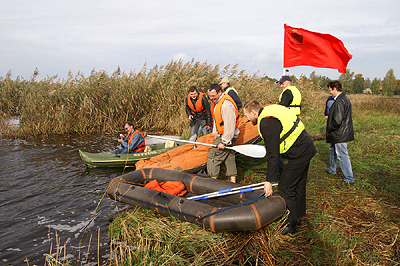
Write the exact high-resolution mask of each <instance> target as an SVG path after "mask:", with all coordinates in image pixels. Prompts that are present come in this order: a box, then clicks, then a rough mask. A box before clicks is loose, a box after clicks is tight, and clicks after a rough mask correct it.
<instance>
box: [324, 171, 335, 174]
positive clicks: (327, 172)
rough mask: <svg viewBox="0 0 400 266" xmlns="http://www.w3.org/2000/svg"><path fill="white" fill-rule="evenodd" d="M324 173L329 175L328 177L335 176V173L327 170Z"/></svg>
mask: <svg viewBox="0 0 400 266" xmlns="http://www.w3.org/2000/svg"><path fill="white" fill-rule="evenodd" d="M325 172H326V173H328V174H330V175H336V173H332V172H330V171H329V170H325Z"/></svg>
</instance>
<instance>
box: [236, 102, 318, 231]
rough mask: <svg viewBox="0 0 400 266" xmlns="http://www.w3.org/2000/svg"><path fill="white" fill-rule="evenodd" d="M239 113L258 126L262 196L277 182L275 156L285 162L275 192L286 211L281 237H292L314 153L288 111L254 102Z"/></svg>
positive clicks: (303, 209)
mask: <svg viewBox="0 0 400 266" xmlns="http://www.w3.org/2000/svg"><path fill="white" fill-rule="evenodd" d="M243 113H244V115H245V116H246V118H247V119H248V120H249V121H251V123H252V124H253V125H258V130H259V133H260V136H261V137H262V138H263V139H264V143H265V148H266V150H267V182H266V183H265V185H264V192H265V196H266V197H268V196H270V195H272V193H273V191H272V184H271V182H276V181H277V180H278V168H279V155H280V154H282V155H283V157H284V158H286V159H288V163H287V165H286V167H285V168H284V170H283V172H282V175H281V177H280V181H279V185H278V189H279V193H280V195H281V196H282V197H283V198H284V199H285V201H286V204H287V207H288V209H289V211H290V214H289V217H288V225H287V226H286V227H285V229H284V230H283V232H282V234H288V233H290V234H293V233H295V232H296V225H298V224H300V219H301V217H304V216H306V181H307V174H308V168H309V165H310V161H311V159H312V158H313V157H314V155H315V154H316V153H317V150H316V148H315V146H314V142H313V141H312V139H311V137H310V136H309V135H308V133H307V132H306V130H305V128H304V124H303V123H302V122H301V121H300V119H299V118H298V117H297V116H296V115H295V114H294V113H293V112H292V111H291V110H289V109H288V108H286V107H284V106H282V105H278V104H273V105H269V106H265V107H264V108H262V106H261V104H260V103H259V102H257V101H255V100H251V101H248V102H247V103H246V104H245V105H244V107H243Z"/></svg>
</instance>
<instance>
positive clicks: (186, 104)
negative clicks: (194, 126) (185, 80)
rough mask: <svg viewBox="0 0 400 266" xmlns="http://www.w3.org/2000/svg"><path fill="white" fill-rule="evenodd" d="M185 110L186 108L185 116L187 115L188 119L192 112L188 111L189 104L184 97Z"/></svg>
mask: <svg viewBox="0 0 400 266" xmlns="http://www.w3.org/2000/svg"><path fill="white" fill-rule="evenodd" d="M185 110H186V115H187V117H189V119H190V117H191V116H192V112H191V111H190V107H189V104H188V100H187V97H186V99H185Z"/></svg>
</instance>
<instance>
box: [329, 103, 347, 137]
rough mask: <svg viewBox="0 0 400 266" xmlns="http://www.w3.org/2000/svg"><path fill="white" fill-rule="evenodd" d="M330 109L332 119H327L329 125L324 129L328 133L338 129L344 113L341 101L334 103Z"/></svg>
mask: <svg viewBox="0 0 400 266" xmlns="http://www.w3.org/2000/svg"><path fill="white" fill-rule="evenodd" d="M331 108H332V110H331V111H330V112H329V113H331V112H332V114H331V116H332V117H331V118H330V117H328V119H330V121H329V122H330V123H329V126H328V127H327V128H326V131H327V132H328V133H332V132H334V131H336V130H338V129H339V128H340V126H341V125H342V121H343V114H344V112H345V110H344V105H343V102H342V101H336V102H335V104H333V105H332V107H331Z"/></svg>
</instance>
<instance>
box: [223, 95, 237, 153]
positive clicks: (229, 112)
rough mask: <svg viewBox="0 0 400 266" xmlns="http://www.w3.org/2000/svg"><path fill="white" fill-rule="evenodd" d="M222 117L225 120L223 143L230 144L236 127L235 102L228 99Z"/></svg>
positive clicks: (224, 103) (224, 104)
mask: <svg viewBox="0 0 400 266" xmlns="http://www.w3.org/2000/svg"><path fill="white" fill-rule="evenodd" d="M221 114H222V119H223V121H224V133H223V134H222V136H221V139H222V143H223V144H224V145H225V146H226V145H230V144H231V143H232V139H233V137H234V135H235V128H236V109H235V106H234V105H233V103H231V102H230V101H228V100H226V101H224V102H223V104H222V108H221Z"/></svg>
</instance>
